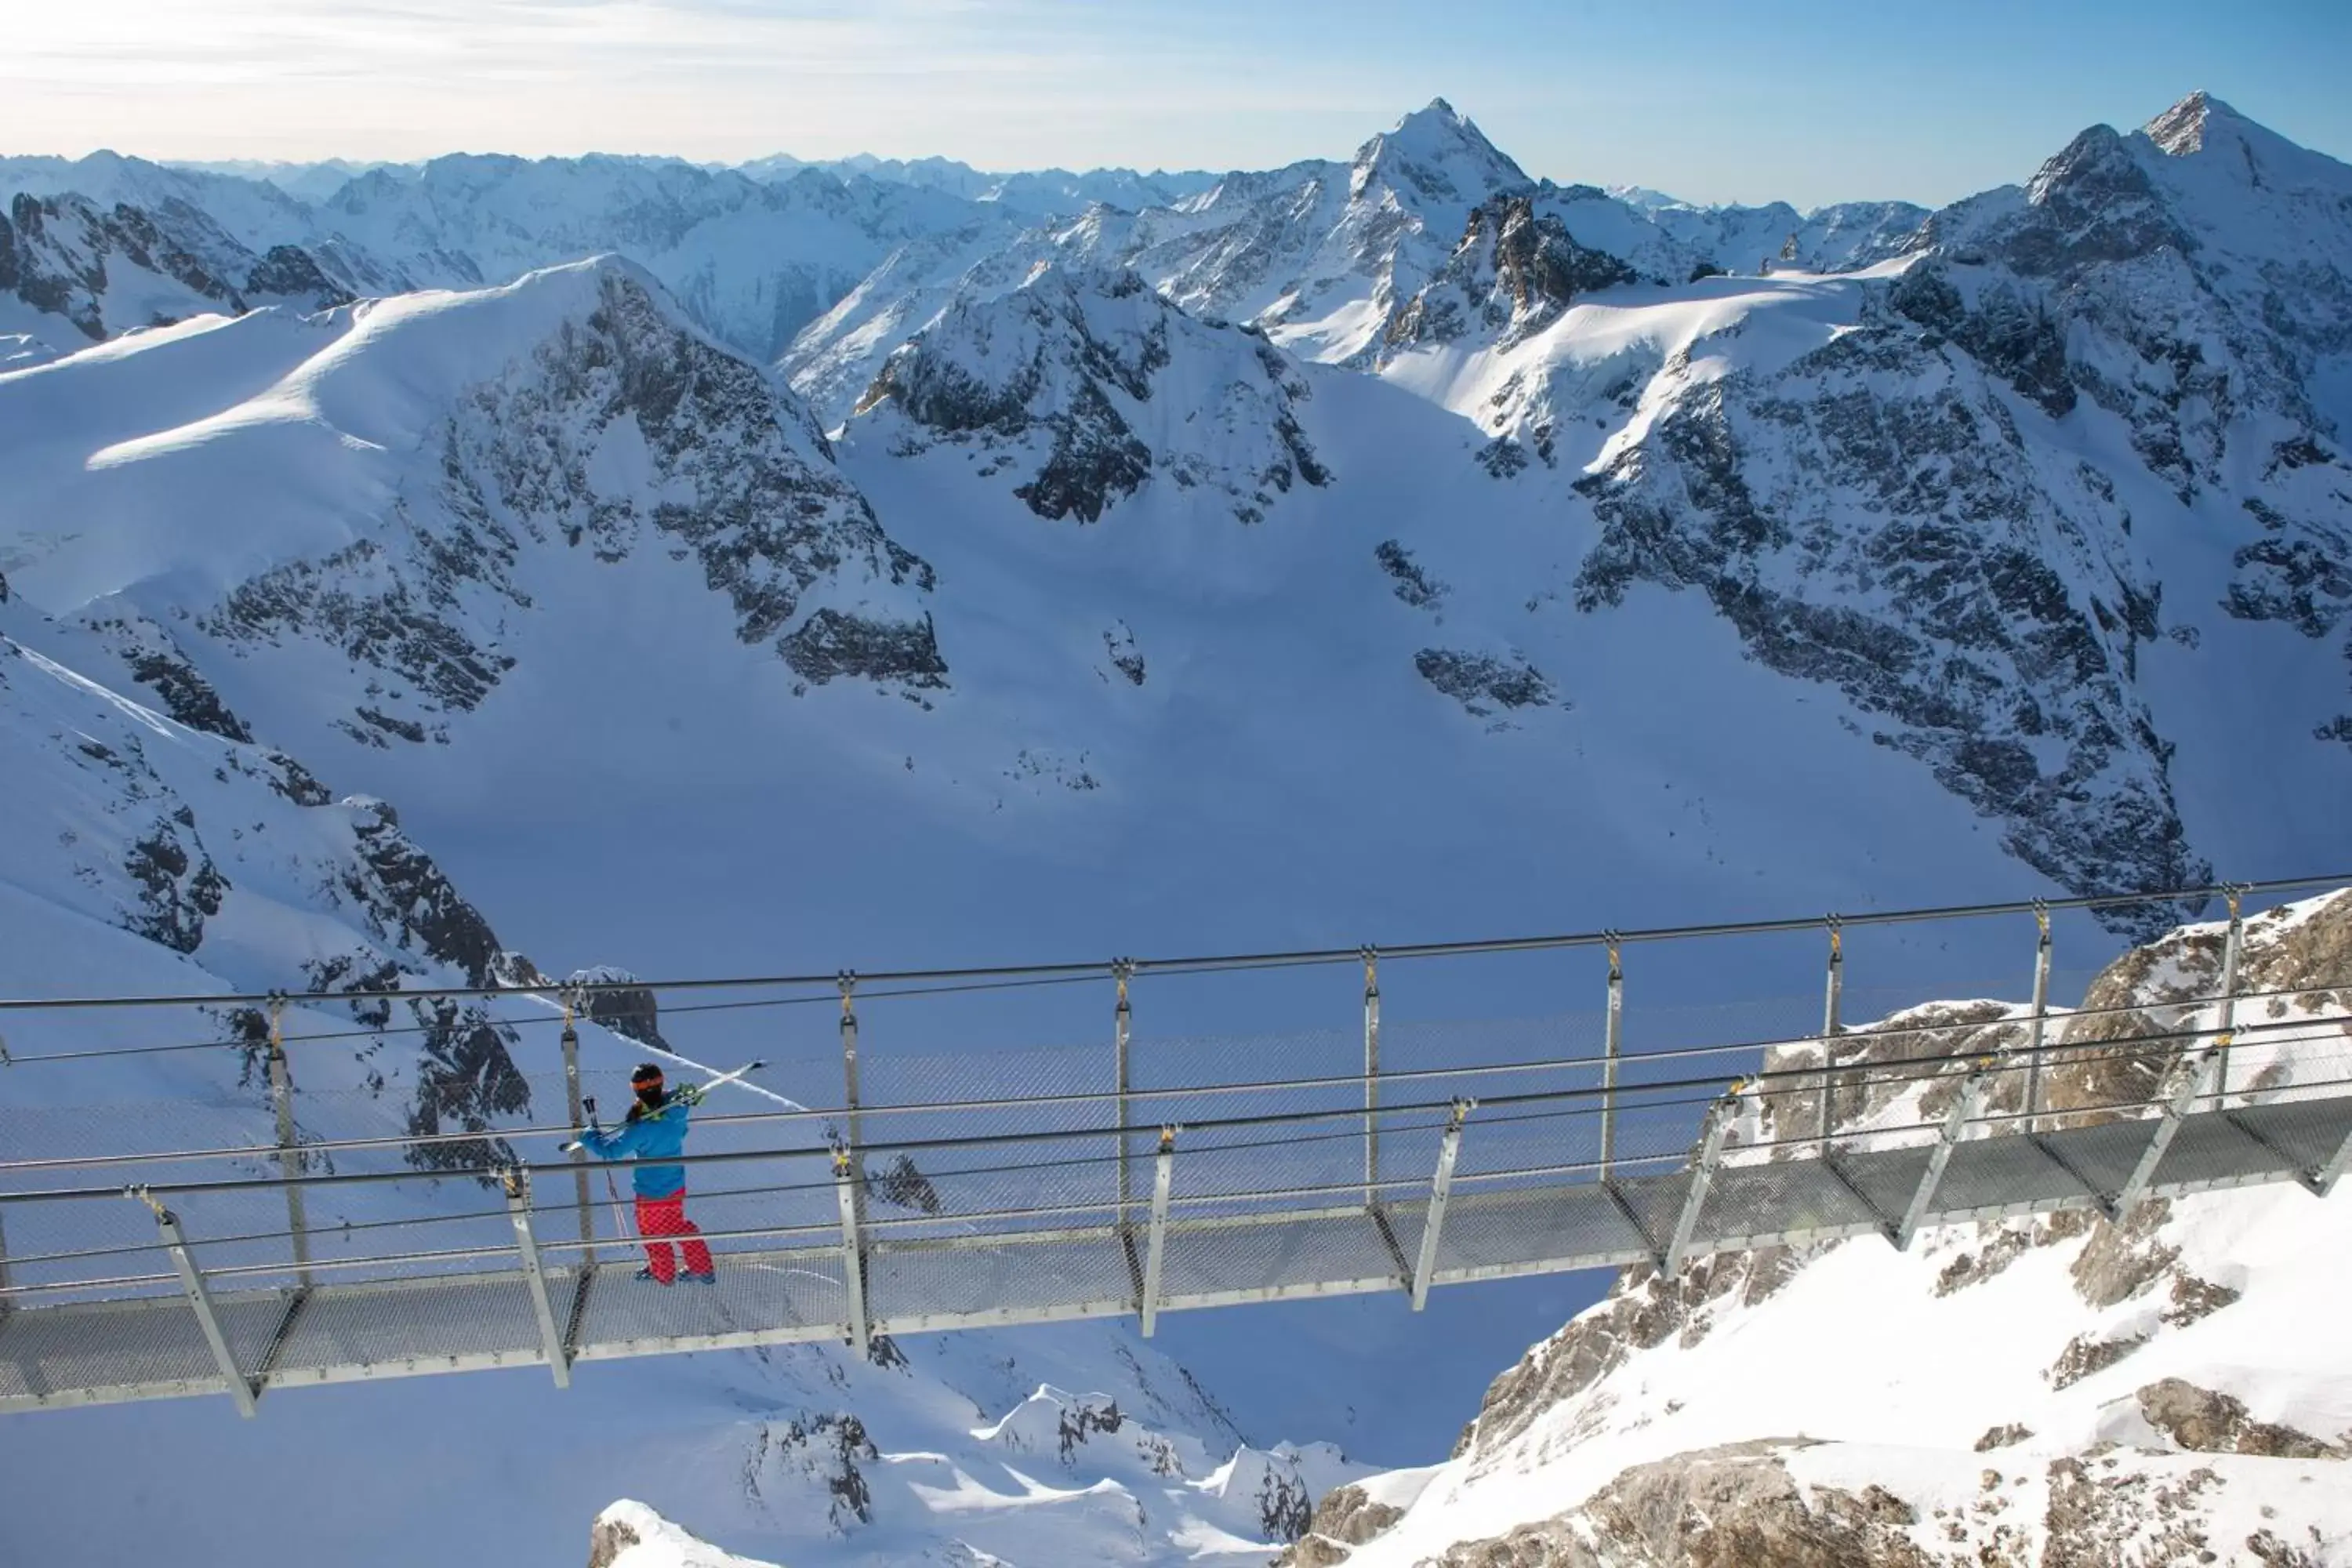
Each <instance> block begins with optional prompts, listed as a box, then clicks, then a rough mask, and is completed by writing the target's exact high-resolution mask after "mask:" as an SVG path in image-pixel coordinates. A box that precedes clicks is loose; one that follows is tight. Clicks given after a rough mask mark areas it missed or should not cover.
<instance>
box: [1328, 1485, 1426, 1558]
mask: <svg viewBox="0 0 2352 1568" xmlns="http://www.w3.org/2000/svg"><path fill="white" fill-rule="evenodd" d="M1403 1517H1404V1510H1402V1509H1401V1508H1398V1507H1396V1506H1395V1505H1394V1504H1391V1503H1384V1502H1374V1501H1373V1500H1371V1498H1370V1495H1369V1494H1367V1493H1366V1492H1365V1490H1364V1489H1363V1488H1362V1487H1360V1486H1355V1485H1349V1486H1344V1487H1334V1488H1333V1489H1331V1490H1330V1491H1328V1492H1326V1493H1325V1494H1323V1500H1322V1501H1321V1502H1318V1503H1317V1504H1316V1505H1315V1513H1314V1516H1313V1517H1312V1518H1310V1519H1309V1520H1308V1521H1307V1531H1309V1532H1310V1533H1311V1534H1315V1535H1319V1536H1322V1537H1324V1538H1325V1539H1326V1540H1329V1541H1335V1542H1340V1543H1341V1544H1343V1545H1348V1546H1361V1545H1363V1544H1364V1543H1365V1542H1368V1541H1370V1540H1371V1539H1372V1538H1373V1537H1374V1536H1376V1535H1379V1534H1381V1532H1382V1531H1386V1530H1387V1529H1388V1528H1389V1527H1390V1526H1391V1525H1392V1524H1394V1523H1395V1522H1396V1521H1398V1520H1401V1519H1402V1518H1403Z"/></svg>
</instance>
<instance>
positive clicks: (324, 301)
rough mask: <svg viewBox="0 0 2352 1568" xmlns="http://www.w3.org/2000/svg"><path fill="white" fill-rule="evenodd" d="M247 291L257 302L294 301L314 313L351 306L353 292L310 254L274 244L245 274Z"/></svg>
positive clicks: (296, 248) (299, 249)
mask: <svg viewBox="0 0 2352 1568" xmlns="http://www.w3.org/2000/svg"><path fill="white" fill-rule="evenodd" d="M245 291H246V293H247V295H249V296H253V297H255V298H257V299H266V298H278V299H286V300H295V301H297V302H298V303H300V304H303V305H307V306H308V307H310V309H311V310H326V309H328V308H329V307H331V306H334V305H343V304H349V303H350V302H351V300H352V291H351V290H350V289H346V288H344V287H343V286H342V285H341V284H340V283H338V282H336V281H335V280H334V279H331V278H330V277H328V276H327V274H326V272H325V270H324V269H322V268H320V265H319V262H318V258H315V257H313V256H312V255H311V254H310V252H309V251H307V250H304V249H303V248H302V247H300V246H297V245H274V246H271V247H269V251H268V254H267V255H265V256H263V257H262V258H261V259H260V260H258V261H257V262H255V263H254V264H253V270H252V271H251V272H249V273H247V275H246V279H245Z"/></svg>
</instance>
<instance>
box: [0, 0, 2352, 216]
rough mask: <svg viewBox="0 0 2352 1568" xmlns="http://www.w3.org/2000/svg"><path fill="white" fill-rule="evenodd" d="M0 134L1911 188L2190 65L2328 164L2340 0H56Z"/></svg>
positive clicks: (2348, 122) (46, 9) (2039, 147)
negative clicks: (1410, 165) (1432, 129)
mask: <svg viewBox="0 0 2352 1568" xmlns="http://www.w3.org/2000/svg"><path fill="white" fill-rule="evenodd" d="M11 9H12V10H15V11H17V12H19V13H21V14H19V15H16V16H11V17H10V18H9V19H8V20H7V22H6V24H5V29H0V36H5V37H6V39H7V42H8V45H9V47H8V49H7V50H6V51H5V53H4V54H0V100H5V101H6V102H7V104H8V106H9V107H8V112H7V114H6V115H5V117H0V152H13V153H35V152H58V153H83V152H87V151H89V150H90V149H92V148H94V147H98V146H101V145H105V146H112V147H115V148H117V149H119V150H121V151H126V152H136V153H144V154H147V155H149V156H155V157H189V158H226V157H257V158H289V159H305V158H317V157H325V156H330V155H341V156H347V157H389V158H414V157H420V156H425V155H428V154H431V153H440V152H447V151H455V150H467V151H478V152H486V151H502V152H515V153H531V154H539V153H577V152H583V151H588V150H592V149H595V150H603V151H609V152H637V153H677V154H680V155H683V156H688V157H693V158H698V159H713V160H717V159H740V158H748V157H752V156H756V155H758V154H761V153H770V152H777V151H785V152H792V153H798V154H800V155H802V156H804V157H821V156H836V155H840V154H844V153H853V152H874V153H882V154H885V155H888V156H913V155H919V154H923V153H946V154H948V155H950V156H954V157H960V158H962V159H964V160H965V161H966V162H969V163H976V164H979V165H981V166H982V167H993V168H1009V167H1034V166H1040V165H1045V164H1051V163H1060V164H1067V165H1078V166H1087V165H1093V164H1098V163H1129V164H1138V165H1142V166H1152V165H1176V164H1198V165H1203V166H1210V167H1218V168H1223V167H1236V166H1264V165H1267V164H1273V163H1284V162H1287V161H1289V160H1291V159H1294V158H1299V157H1306V156H1313V155H1335V156H1336V155H1342V154H1344V153H1347V152H1348V151H1349V150H1350V149H1351V148H1352V147H1353V146H1354V145H1355V144H1356V143H1357V142H1360V140H1361V139H1362V138H1363V137H1364V136H1365V135H1367V134H1369V133H1370V132H1374V131H1377V130H1379V129H1381V127H1382V126H1384V125H1385V124H1387V123H1388V122H1390V121H1392V120H1393V119H1394V118H1395V117H1396V116H1397V115H1398V114H1400V113H1402V111H1404V110H1407V109H1411V108H1414V107H1417V106H1419V105H1421V104H1423V103H1425V102H1427V101H1428V100H1430V99H1431V98H1433V97H1435V96H1439V95H1443V96H1444V97H1446V98H1448V99H1450V100H1452V101H1453V102H1454V104H1455V105H1456V106H1457V107H1459V108H1461V109H1462V110H1465V112H1467V113H1469V114H1470V115H1471V116H1472V117H1473V118H1474V119H1475V120H1477V121H1479V123H1480V124H1481V125H1482V126H1483V127H1484V128H1485V129H1486V132H1488V134H1489V135H1491V136H1492V137H1493V138H1494V139H1495V141H1496V142H1497V143H1498V144H1499V145H1501V146H1502V147H1503V148H1504V150H1505V151H1507V152H1508V153H1511V154H1512V155H1513V156H1515V157H1517V159H1518V160H1519V162H1520V163H1522V164H1523V165H1525V166H1526V167H1527V169H1528V171H1529V172H1530V173H1532V174H1545V175H1549V176H1551V177H1553V178H1555V179H1560V180H1590V181H1594V182H1596V183H1616V182H1623V183H1633V184H1648V185H1654V186H1656V187H1659V188H1661V189H1664V190H1669V191H1672V192H1674V193H1675V194H1677V195H1684V196H1687V197H1690V198H1692V199H1696V200H1704V201H1728V200H1743V201H1762V200H1768V199H1773V198H1780V199H1785V200H1790V201H1794V202H1796V203H1798V204H1800V205H1811V204H1814V203H1819V202H1823V201H1831V200H1837V199H1842V198H1846V197H1864V196H1907V197H1909V198H1911V199H1914V200H1917V201H1924V202H1940V201H1945V200H1948V199H1950V198H1952V197H1955V196H1958V195H1965V194H1967V193H1969V192H1970V191H1974V190H1978V189H1980V188H1983V187H1984V186H1987V185H1990V184H2000V183H2002V182H2004V181H2011V180H2019V179H2022V178H2024V177H2025V176H2026V175H2027V174H2031V173H2032V169H2033V166H2034V165H2035V163H2038V162H2039V161H2040V160H2041V159H2042V157H2043V156H2045V155H2046V154H2048V153H2051V152H2052V151H2054V150H2055V149H2056V148H2057V147H2059V146H2061V145H2063V143H2064V142H2065V141H2066V140H2067V139H2068V138H2069V137H2071V136H2072V135H2073V134H2074V132H2076V131H2079V130H2080V129H2082V128H2083V127H2084V125H2087V124H2090V123H2093V122H2095V121H2108V122H2110V123H2114V124H2116V125H2119V126H2130V125H2136V124H2138V123H2139V122H2141V121H2145V120H2147V118H2149V117H2150V116H2152V115H2154V114H2155V113H2157V112H2158V111H2159V110H2162V109H2163V108H2164V107H2165V106H2166V105H2168V103H2170V102H2171V101H2173V100H2175V99H2177V98H2179V96H2180V95H2182V94H2183V93H2185V92H2187V91H2189V89H2193V88H2198V87H2203V88H2207V89H2210V90H2211V91H2213V92H2214V93H2215V94H2217V95H2218V96H2220V97H2221V98H2223V99H2225V100H2229V101H2230V102H2231V103H2232V104H2234V105H2235V106H2236V107H2237V108H2239V109H2240V110H2242V111H2244V112H2246V113H2247V114H2250V115H2252V117H2253V118H2255V119H2257V120H2260V121H2263V122H2264V123H2266V124H2269V125H2270V126H2272V127H2273V129H2275V130H2277V131H2279V132H2283V133H2284V134H2285V135H2288V136H2290V137H2292V138H2294V139H2295V140H2297V141H2300V142H2305V143H2306V144H2307V145H2311V146H2315V147H2317V148H2320V149H2321V150H2323V151H2326V152H2329V153H2335V154H2336V155H2337V156H2339V157H2352V92H2347V90H2346V89H2345V86H2344V78H2343V72H2344V67H2345V62H2347V60H2352V5H2347V4H2346V3H2344V0H2246V3H2242V4H2241V5H2238V6H2235V7H2228V6H2222V5H2216V4H2212V3H2211V0H2202V3H2199V4H2183V3H2177V0H2141V3H2139V4H2128V5H2127V4H2123V3H2120V0H2053V3H2050V4H2041V5H2033V4H2024V3H2021V0H1969V3H1968V4H1964V5H1926V4H1882V5H1875V6H1859V5H1846V6H1839V7H1829V6H1822V5H1806V4H1802V3H1797V4H1789V3H1785V0H1784V3H1782V4H1779V5H1758V4H1754V3H1753V0H1749V3H1747V4H1729V3H1724V0H1704V3H1701V0H1665V3H1662V4H1658V5H1647V6H1645V5H1627V4H1625V3H1624V0H1611V3H1608V4H1589V3H1587V0H1548V3H1547V0H1451V3H1445V0H1417V3H1412V4H1408V3H1404V0H1352V3H1341V0H344V3H341V4H329V3H323V0H206V3H205V4H201V5H198V4H191V3H190V0H76V3H74V4H70V5H42V6H39V7H37V8H36V7H32V6H29V5H25V6H17V7H11Z"/></svg>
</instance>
